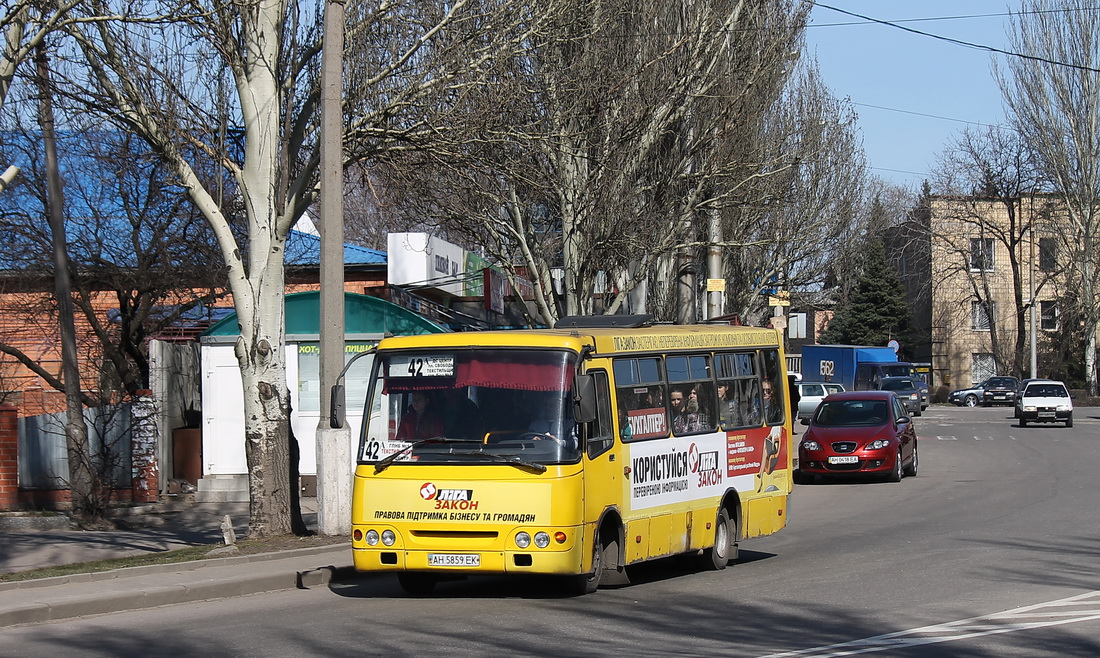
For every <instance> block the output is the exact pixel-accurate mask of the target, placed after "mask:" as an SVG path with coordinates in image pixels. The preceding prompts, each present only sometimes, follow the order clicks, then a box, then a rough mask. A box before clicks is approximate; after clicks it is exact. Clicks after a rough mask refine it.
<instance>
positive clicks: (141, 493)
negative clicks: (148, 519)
mask: <svg viewBox="0 0 1100 658" xmlns="http://www.w3.org/2000/svg"><path fill="white" fill-rule="evenodd" d="M158 439H159V432H158V430H157V405H156V400H155V399H154V398H153V396H152V392H151V391H139V392H138V397H137V398H136V399H134V402H133V404H132V405H131V406H130V461H131V464H132V465H131V481H132V485H131V486H132V489H131V493H132V496H133V501H134V502H135V503H154V502H156V501H157V497H158V495H159V493H160V468H159V466H158V461H157V444H158Z"/></svg>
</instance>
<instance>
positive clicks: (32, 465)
mask: <svg viewBox="0 0 1100 658" xmlns="http://www.w3.org/2000/svg"><path fill="white" fill-rule="evenodd" d="M130 418H131V413H130V405H129V404H118V405H107V406H103V407H96V408H94V409H85V410H84V423H85V425H86V426H87V428H88V448H89V450H90V451H91V455H92V463H93V464H95V467H96V469H97V470H98V471H99V472H100V473H102V474H103V475H104V477H105V478H106V479H107V481H109V482H110V483H111V484H112V485H113V486H114V487H116V488H129V487H130V478H131V458H130ZM68 480H69V454H68V449H67V447H66V439H65V414H64V413H56V414H43V415H41V416H29V417H27V418H20V419H19V488H20V489H68V488H69V484H68Z"/></svg>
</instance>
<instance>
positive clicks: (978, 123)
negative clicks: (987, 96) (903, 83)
mask: <svg viewBox="0 0 1100 658" xmlns="http://www.w3.org/2000/svg"><path fill="white" fill-rule="evenodd" d="M852 105H855V106H857V107H872V108H874V109H876V110H886V111H888V112H899V113H901V114H912V115H914V116H918V117H927V118H929V119H941V120H943V121H954V122H956V123H965V124H968V125H971V126H985V127H990V128H992V127H994V126H995V124H991V123H982V122H981V121H968V120H966V119H955V118H952V117H944V116H939V115H937V114H925V113H924V112H914V111H912V110H901V109H898V108H896V107H886V106H885V105H872V104H870V103H857V102H855V101H852Z"/></svg>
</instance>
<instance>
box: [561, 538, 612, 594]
mask: <svg viewBox="0 0 1100 658" xmlns="http://www.w3.org/2000/svg"><path fill="white" fill-rule="evenodd" d="M611 551H615V552H616V553H618V551H619V542H617V541H609V542H605V541H602V540H601V539H600V535H599V532H597V533H596V536H595V537H594V538H593V540H592V571H591V572H590V573H582V574H580V575H577V576H571V577H570V578H569V584H568V589H569V592H570V594H573V595H574V596H584V595H585V594H592V593H594V592H595V591H596V590H598V589H599V588H600V579H601V578H602V577H603V568H604V560H605V556H610V555H611V553H610V552H611Z"/></svg>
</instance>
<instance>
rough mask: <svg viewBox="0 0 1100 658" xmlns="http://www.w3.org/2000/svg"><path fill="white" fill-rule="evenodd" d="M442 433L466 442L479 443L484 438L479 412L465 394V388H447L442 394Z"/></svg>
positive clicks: (483, 427) (483, 428) (483, 424)
mask: <svg viewBox="0 0 1100 658" xmlns="http://www.w3.org/2000/svg"><path fill="white" fill-rule="evenodd" d="M443 433H444V435H445V436H448V437H451V438H454V439H466V440H468V441H480V440H481V439H482V438H483V437H484V436H485V423H484V422H483V421H482V419H481V410H480V409H478V407H477V404H475V403H474V401H473V400H471V399H470V398H469V396H468V395H467V394H466V389H465V388H449V389H447V390H446V391H444V392H443Z"/></svg>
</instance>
